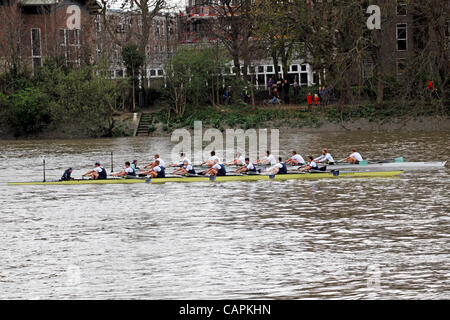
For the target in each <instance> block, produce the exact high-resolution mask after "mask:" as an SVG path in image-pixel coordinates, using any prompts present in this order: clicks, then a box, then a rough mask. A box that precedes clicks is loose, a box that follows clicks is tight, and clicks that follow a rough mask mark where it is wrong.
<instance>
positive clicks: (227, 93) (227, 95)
mask: <svg viewBox="0 0 450 320" xmlns="http://www.w3.org/2000/svg"><path fill="white" fill-rule="evenodd" d="M222 102H223V104H224V105H227V104H230V103H231V87H228V88H226V89H225V92H224V93H223V97H222Z"/></svg>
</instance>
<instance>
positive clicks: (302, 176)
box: [8, 171, 403, 186]
mask: <svg viewBox="0 0 450 320" xmlns="http://www.w3.org/2000/svg"><path fill="white" fill-rule="evenodd" d="M402 173H403V171H378V172H339V171H335V172H323V173H289V174H278V175H264V174H252V175H246V174H244V175H227V176H213V177H205V176H203V177H202V176H195V177H191V176H189V177H181V176H180V177H176V176H174V177H166V178H153V179H150V178H112V179H104V180H71V181H46V182H43V181H33V182H8V185H10V186H19V185H74V184H130V183H166V182H206V181H217V182H225V181H257V180H275V181H283V180H291V179H299V180H318V179H338V178H376V177H379V178H382V177H394V176H398V175H400V174H402Z"/></svg>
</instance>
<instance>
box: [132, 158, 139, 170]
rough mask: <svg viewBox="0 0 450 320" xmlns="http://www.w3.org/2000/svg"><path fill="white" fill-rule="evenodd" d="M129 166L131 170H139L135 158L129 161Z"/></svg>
mask: <svg viewBox="0 0 450 320" xmlns="http://www.w3.org/2000/svg"><path fill="white" fill-rule="evenodd" d="M131 168H133V170H134V171H135V172H137V171H139V167H138V161H137V160H133V162H132V163H131Z"/></svg>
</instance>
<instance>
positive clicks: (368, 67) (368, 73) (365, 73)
mask: <svg viewBox="0 0 450 320" xmlns="http://www.w3.org/2000/svg"><path fill="white" fill-rule="evenodd" d="M362 77H363V79H364V80H367V79H370V78H372V77H373V63H372V61H369V60H366V61H364V62H363V66H362Z"/></svg>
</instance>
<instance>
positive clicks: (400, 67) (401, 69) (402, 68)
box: [397, 59, 406, 76]
mask: <svg viewBox="0 0 450 320" xmlns="http://www.w3.org/2000/svg"><path fill="white" fill-rule="evenodd" d="M405 72H406V59H397V75H398V76H402V75H403V74H405Z"/></svg>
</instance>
